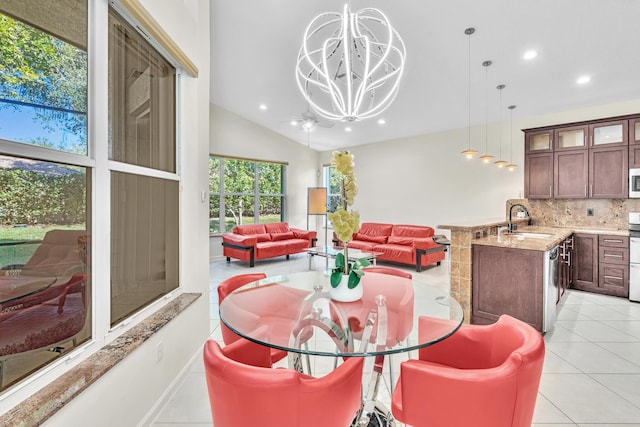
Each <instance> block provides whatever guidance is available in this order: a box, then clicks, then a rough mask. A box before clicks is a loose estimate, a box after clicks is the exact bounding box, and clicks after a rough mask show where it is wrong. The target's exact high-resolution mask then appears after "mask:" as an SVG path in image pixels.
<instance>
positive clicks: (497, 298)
mask: <svg viewBox="0 0 640 427" xmlns="http://www.w3.org/2000/svg"><path fill="white" fill-rule="evenodd" d="M543 254H544V252H542V251H531V250H525V249H511V248H500V247H496V246H482V245H473V276H472V277H473V278H472V283H473V285H472V289H473V291H472V295H473V297H472V308H471V323H473V324H488V323H494V322H495V321H496V320H498V318H499V317H500V316H501V315H503V314H508V315H510V316H513V317H515V318H516V319H520V320H522V321H524V322H527V323H529V324H530V325H531V326H533V327H534V328H536V329H537V330H538V331H541V330H542V326H543V325H542V316H543V311H544V306H543V289H542V284H543V277H542V265H543Z"/></svg>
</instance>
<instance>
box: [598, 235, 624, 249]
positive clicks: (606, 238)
mask: <svg viewBox="0 0 640 427" xmlns="http://www.w3.org/2000/svg"><path fill="white" fill-rule="evenodd" d="M598 237H599V241H598V244H599V245H600V246H608V247H616V248H628V247H629V238H628V237H626V236H612V235H608V234H602V235H600V236H598Z"/></svg>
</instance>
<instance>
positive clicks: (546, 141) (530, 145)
mask: <svg viewBox="0 0 640 427" xmlns="http://www.w3.org/2000/svg"><path fill="white" fill-rule="evenodd" d="M639 135H640V134H639ZM552 148H553V130H541V131H536V132H529V133H527V134H526V152H527V153H535V152H542V151H552Z"/></svg>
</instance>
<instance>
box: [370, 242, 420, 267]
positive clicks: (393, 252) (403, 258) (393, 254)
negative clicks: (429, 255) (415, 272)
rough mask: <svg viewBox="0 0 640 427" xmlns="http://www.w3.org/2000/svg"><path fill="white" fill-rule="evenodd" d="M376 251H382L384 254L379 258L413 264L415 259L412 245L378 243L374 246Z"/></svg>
mask: <svg viewBox="0 0 640 427" xmlns="http://www.w3.org/2000/svg"><path fill="white" fill-rule="evenodd" d="M373 250H374V251H376V252H382V255H379V256H378V259H379V260H383V261H393V262H399V263H403V264H413V263H414V262H415V261H414V250H413V248H412V247H411V246H406V245H391V244H388V243H387V244H384V245H376V246H375V247H374V248H373Z"/></svg>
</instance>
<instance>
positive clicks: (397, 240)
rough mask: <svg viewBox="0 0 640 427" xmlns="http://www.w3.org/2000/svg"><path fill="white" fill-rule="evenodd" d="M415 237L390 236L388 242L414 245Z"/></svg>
mask: <svg viewBox="0 0 640 427" xmlns="http://www.w3.org/2000/svg"><path fill="white" fill-rule="evenodd" d="M414 240H415V238H414V237H403V236H389V239H388V240H387V243H389V244H394V245H405V246H411V245H413V241H414Z"/></svg>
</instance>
